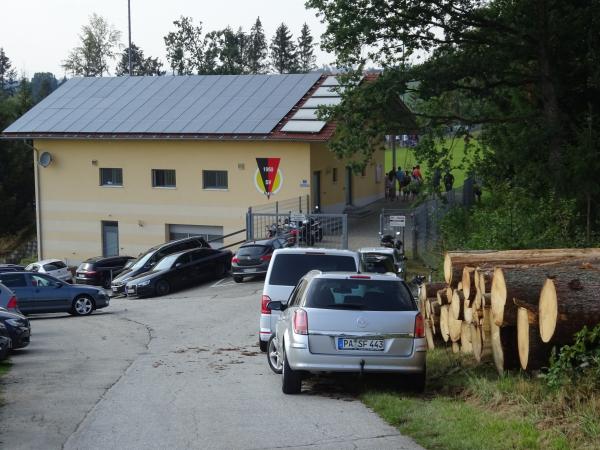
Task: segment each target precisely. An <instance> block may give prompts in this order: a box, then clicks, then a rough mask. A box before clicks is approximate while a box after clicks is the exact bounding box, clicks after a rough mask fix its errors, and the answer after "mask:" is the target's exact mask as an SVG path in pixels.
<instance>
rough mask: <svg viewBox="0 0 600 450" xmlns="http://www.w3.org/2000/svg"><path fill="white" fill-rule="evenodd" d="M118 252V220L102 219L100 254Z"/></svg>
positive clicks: (113, 254)
mask: <svg viewBox="0 0 600 450" xmlns="http://www.w3.org/2000/svg"><path fill="white" fill-rule="evenodd" d="M118 254H119V222H108V221H104V220H103V221H102V256H117V255H118Z"/></svg>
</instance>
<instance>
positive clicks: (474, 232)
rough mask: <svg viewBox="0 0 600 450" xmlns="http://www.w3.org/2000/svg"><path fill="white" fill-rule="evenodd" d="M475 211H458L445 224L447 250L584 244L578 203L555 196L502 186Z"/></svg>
mask: <svg viewBox="0 0 600 450" xmlns="http://www.w3.org/2000/svg"><path fill="white" fill-rule="evenodd" d="M491 192H492V194H491V195H489V196H488V197H487V198H486V200H485V201H484V202H482V203H481V204H476V205H475V206H474V207H473V208H471V209H464V208H454V209H452V210H451V211H450V212H449V213H448V214H447V215H446V216H445V217H444V218H443V219H442V221H441V224H440V231H441V235H442V244H443V246H444V248H445V249H448V250H454V249H519V248H552V247H570V246H573V247H576V246H579V245H581V244H582V243H583V237H582V236H583V233H582V231H581V230H580V229H579V228H578V225H577V224H578V223H579V217H578V214H577V209H576V204H575V201H572V200H564V199H560V198H558V197H557V196H556V195H554V194H553V193H552V192H549V193H548V194H547V195H545V196H543V197H533V196H532V195H530V194H529V193H528V191H527V190H525V189H522V188H515V187H512V188H511V187H509V186H506V185H505V186H499V187H496V188H494V189H492V190H491Z"/></svg>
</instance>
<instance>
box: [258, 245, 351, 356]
mask: <svg viewBox="0 0 600 450" xmlns="http://www.w3.org/2000/svg"><path fill="white" fill-rule="evenodd" d="M359 265H360V260H359V257H358V253H356V252H353V251H350V250H337V249H335V250H334V249H329V248H297V247H295V248H283V249H278V250H275V251H274V252H273V256H272V257H271V262H270V264H269V268H268V270H267V275H266V276H265V284H264V287H263V293H262V298H261V306H260V329H259V343H260V349H261V350H262V351H263V352H265V351H267V349H268V347H269V340H270V339H271V336H272V335H274V334H275V324H276V323H277V319H278V318H279V312H278V311H271V310H269V309H268V308H267V303H269V302H270V301H280V302H282V303H286V302H287V301H288V298H289V296H290V294H291V293H292V291H293V290H294V288H295V287H296V284H298V281H299V280H300V278H302V277H303V276H304V275H305V274H306V273H307V272H310V271H311V270H321V271H323V272H358V269H359Z"/></svg>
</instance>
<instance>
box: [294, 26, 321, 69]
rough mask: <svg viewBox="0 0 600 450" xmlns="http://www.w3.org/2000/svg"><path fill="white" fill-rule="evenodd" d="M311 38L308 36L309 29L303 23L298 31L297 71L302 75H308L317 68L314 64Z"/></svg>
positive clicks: (314, 58)
mask: <svg viewBox="0 0 600 450" xmlns="http://www.w3.org/2000/svg"><path fill="white" fill-rule="evenodd" d="M316 60H317V58H316V57H315V51H314V43H313V37H312V35H311V34H310V29H309V28H308V25H307V24H306V23H305V24H304V25H302V29H301V30H300V37H299V38H298V70H299V71H300V72H302V73H308V72H310V71H312V70H315V69H316V68H317V66H316V64H315V62H316Z"/></svg>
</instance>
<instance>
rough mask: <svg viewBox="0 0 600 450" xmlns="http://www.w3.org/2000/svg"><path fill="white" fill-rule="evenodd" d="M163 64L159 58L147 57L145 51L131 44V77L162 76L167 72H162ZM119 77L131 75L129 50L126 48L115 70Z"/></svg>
mask: <svg viewBox="0 0 600 450" xmlns="http://www.w3.org/2000/svg"><path fill="white" fill-rule="evenodd" d="M162 66H163V64H162V62H160V61H159V60H158V58H152V57H150V56H149V57H147V58H146V57H145V56H144V51H143V50H142V49H141V48H139V47H138V46H137V45H135V44H134V43H133V42H132V43H131V75H133V76H143V75H147V76H160V75H164V74H165V72H164V71H163V70H162ZM115 74H116V75H117V76H122V75H129V49H128V48H125V49H124V50H123V52H122V53H121V61H119V64H118V65H117V67H116V69H115Z"/></svg>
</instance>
